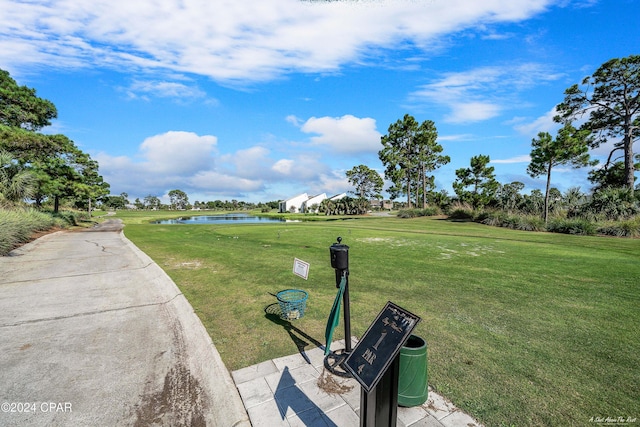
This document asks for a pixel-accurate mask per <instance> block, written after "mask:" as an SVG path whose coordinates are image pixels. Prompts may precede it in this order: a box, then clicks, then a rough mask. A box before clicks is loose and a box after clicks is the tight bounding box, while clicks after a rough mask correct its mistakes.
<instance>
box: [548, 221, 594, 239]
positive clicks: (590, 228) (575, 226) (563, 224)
mask: <svg viewBox="0 0 640 427" xmlns="http://www.w3.org/2000/svg"><path fill="white" fill-rule="evenodd" d="M547 231H550V232H552V233H564V234H580V235H585V236H591V235H594V234H596V232H597V228H596V224H595V223H593V222H591V221H589V220H587V219H581V218H573V219H570V218H555V219H552V220H551V221H549V223H548V224H547Z"/></svg>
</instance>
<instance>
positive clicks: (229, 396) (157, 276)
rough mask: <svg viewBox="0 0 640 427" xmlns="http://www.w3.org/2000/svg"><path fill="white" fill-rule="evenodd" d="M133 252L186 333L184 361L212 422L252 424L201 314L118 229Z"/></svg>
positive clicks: (240, 426) (236, 425)
mask: <svg viewBox="0 0 640 427" xmlns="http://www.w3.org/2000/svg"><path fill="white" fill-rule="evenodd" d="M118 234H119V235H120V237H121V239H122V240H123V241H124V242H125V243H126V244H127V246H129V247H130V248H131V250H132V251H133V252H134V253H135V254H136V256H137V257H138V258H139V259H140V260H141V261H142V262H143V264H144V265H147V270H148V272H149V275H150V276H151V277H152V278H153V279H152V280H153V281H154V282H156V284H157V285H158V286H159V287H160V288H162V289H161V290H162V292H163V293H164V294H166V295H167V296H168V297H169V298H168V299H171V300H170V301H169V302H168V303H167V305H170V306H172V308H173V309H175V312H176V316H177V319H178V321H179V322H180V324H181V325H182V329H183V331H184V333H185V338H186V339H185V345H186V350H187V351H186V353H187V363H188V366H189V368H190V369H191V370H192V372H194V373H195V376H196V377H197V378H201V379H202V380H203V384H202V386H203V388H204V389H205V391H206V393H207V395H208V396H209V398H210V400H209V403H210V406H209V411H208V412H209V414H208V415H209V416H208V417H207V418H208V419H209V420H210V421H211V422H212V423H213V425H214V426H233V427H251V422H250V421H249V416H248V414H247V411H246V409H245V407H244V404H243V403H242V399H241V398H240V394H239V392H238V389H237V387H236V385H235V383H234V381H233V379H232V378H231V373H230V372H229V371H228V369H227V367H226V366H225V365H224V363H223V362H222V358H221V357H220V353H218V350H217V349H216V347H215V345H214V343H213V341H212V340H211V337H210V336H209V334H208V332H207V331H206V329H205V327H204V325H203V324H202V322H201V321H200V318H199V317H198V316H197V315H196V313H195V312H194V310H193V307H192V306H191V304H190V303H189V301H187V299H186V297H185V296H184V295H183V294H182V292H181V291H180V289H179V288H178V286H177V285H176V284H175V283H174V281H173V280H172V279H171V278H170V277H169V276H168V275H167V273H165V271H164V270H162V268H160V266H159V265H158V264H156V263H155V262H154V261H153V260H152V259H151V258H150V257H149V256H148V255H147V254H146V253H144V252H143V251H142V250H141V249H140V248H138V247H137V246H136V245H135V244H134V243H133V242H131V241H130V240H129V239H128V238H127V237H126V236H125V235H124V233H122V232H120V233H118Z"/></svg>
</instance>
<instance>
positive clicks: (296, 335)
mask: <svg viewBox="0 0 640 427" xmlns="http://www.w3.org/2000/svg"><path fill="white" fill-rule="evenodd" d="M264 313H265V317H266V318H267V319H269V320H270V321H272V322H273V323H275V324H276V325H280V326H282V327H283V328H284V329H285V331H287V333H288V334H289V336H290V337H291V340H292V341H293V343H294V344H295V345H296V348H297V349H298V352H299V353H300V354H301V355H302V357H303V358H304V360H306V361H307V363H309V364H311V361H310V360H309V357H308V356H307V354H306V353H305V351H304V348H305V347H306V346H308V345H309V344H314V345H315V346H316V347H320V348H322V349H323V350H324V344H322V343H321V342H320V341H318V340H317V339H315V338H313V337H312V336H310V335H307V333H306V332H304V331H302V330H300V329H298V328H296V327H295V326H293V325H292V324H291V322H290V321H288V320H284V319H283V318H282V317H281V316H282V312H281V311H280V305H279V304H278V303H273V304H269V305H268V306H266V307H265V309H264ZM303 338H304V339H303ZM305 340H307V341H308V342H307V341H305Z"/></svg>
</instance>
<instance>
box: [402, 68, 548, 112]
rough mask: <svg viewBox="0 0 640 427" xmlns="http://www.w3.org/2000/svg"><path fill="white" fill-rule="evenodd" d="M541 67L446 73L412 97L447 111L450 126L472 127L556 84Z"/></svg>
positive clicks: (416, 100) (480, 69)
mask: <svg viewBox="0 0 640 427" xmlns="http://www.w3.org/2000/svg"><path fill="white" fill-rule="evenodd" d="M559 77H560V75H559V74H556V73H552V72H551V71H549V70H547V69H546V68H545V67H543V66H542V65H539V64H532V63H527V64H521V65H515V66H513V65H508V66H493V67H480V68H475V69H472V70H468V71H463V72H454V73H446V74H444V75H443V76H442V77H441V78H440V79H437V80H435V81H433V82H432V83H429V84H426V85H423V86H421V87H420V88H419V89H418V90H416V91H415V92H413V93H412V94H411V95H410V100H411V101H413V102H416V103H424V102H429V103H434V104H439V105H443V106H444V107H446V108H448V109H449V111H450V113H449V114H448V115H446V116H445V121H446V122H449V123H473V122H479V121H483V120H488V119H491V118H494V117H497V116H498V115H500V114H501V113H502V112H503V111H505V110H508V109H510V108H512V107H513V105H517V104H522V101H518V98H517V96H518V93H519V92H520V91H522V90H525V89H528V88H531V87H534V86H535V85H537V84H540V83H542V82H545V81H552V80H556V79H558V78H559Z"/></svg>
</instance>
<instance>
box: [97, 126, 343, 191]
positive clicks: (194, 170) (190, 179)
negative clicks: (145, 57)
mask: <svg viewBox="0 0 640 427" xmlns="http://www.w3.org/2000/svg"><path fill="white" fill-rule="evenodd" d="M216 146H217V137H215V136H212V135H202V136H201V135H197V134H195V133H192V132H182V131H170V132H166V133H164V134H160V135H155V136H152V137H149V138H146V139H145V140H144V141H143V142H142V143H141V144H140V146H139V150H138V155H137V156H135V157H134V158H132V157H127V156H117V157H114V156H110V155H108V154H105V153H98V154H97V155H95V156H93V157H94V159H95V160H97V161H98V163H99V164H100V173H101V174H102V175H103V177H104V179H105V181H107V182H109V183H110V184H111V188H112V189H117V192H122V191H125V192H127V193H129V194H130V195H131V196H132V197H141V198H142V197H145V196H146V195H149V194H151V195H156V196H159V195H161V194H165V193H166V192H167V191H169V190H172V189H175V188H179V189H181V190H183V191H185V192H186V193H187V194H190V193H194V192H195V193H197V194H198V195H199V196H202V195H211V197H242V196H243V195H246V194H248V193H255V192H260V191H264V190H265V188H266V187H267V186H270V185H276V184H279V183H285V184H292V183H295V184H296V185H297V186H299V187H303V188H321V187H322V186H323V185H324V184H323V182H325V181H326V178H325V177H326V176H328V175H331V173H332V172H331V171H330V170H329V168H328V167H327V166H326V165H325V164H323V163H322V162H321V161H320V159H319V158H318V156H315V155H312V154H308V153H305V154H297V155H294V156H292V158H290V159H274V158H272V156H273V153H271V152H270V151H269V150H268V149H267V148H264V147H261V146H254V147H250V148H247V149H241V150H238V151H236V152H234V153H228V154H219V153H217V150H216ZM325 191H326V190H325Z"/></svg>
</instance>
